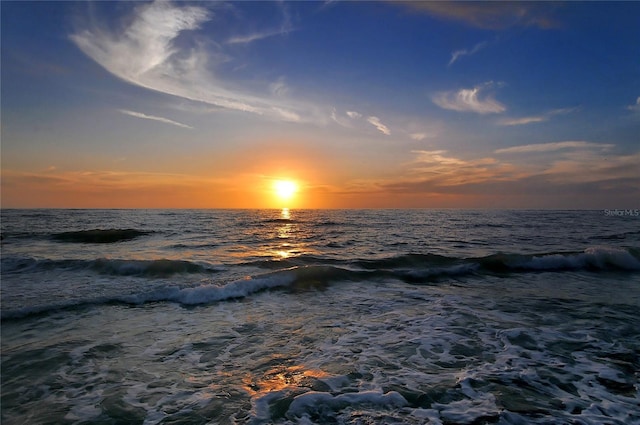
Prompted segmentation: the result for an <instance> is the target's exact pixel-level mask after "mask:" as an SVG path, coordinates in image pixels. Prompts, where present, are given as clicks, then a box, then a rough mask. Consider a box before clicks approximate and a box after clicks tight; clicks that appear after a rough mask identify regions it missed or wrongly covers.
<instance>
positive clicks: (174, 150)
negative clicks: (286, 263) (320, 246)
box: [0, 0, 640, 209]
mask: <svg viewBox="0 0 640 425" xmlns="http://www.w3.org/2000/svg"><path fill="white" fill-rule="evenodd" d="M0 8H1V9H0V16H1V24H2V25H1V67H0V69H1V86H0V88H1V91H0V93H1V161H2V163H1V165H2V181H1V185H2V186H1V187H2V192H1V195H2V197H1V205H2V208H41V207H43V208H49V207H54V208H282V207H290V208H544V209H547V208H571V209H573V208H577V209H582V208H589V209H631V208H635V209H637V208H639V207H640V201H639V200H640V25H638V22H640V21H639V20H640V2H566V3H562V2H516V3H510V2H479V1H478V2H449V1H443V2H415V1H414V2H382V1H377V2H366V1H327V2H319V1H309V2H287V1H279V2H269V1H260V2H247V1H243V2H213V1H207V2H187V1H174V2H170V1H154V2H113V1H99V2H61V1H45V2H33V1H19V2H14V1H4V0H3V1H2V2H1V3H0ZM279 180H290V181H293V182H295V183H296V184H297V188H298V191H297V192H296V193H295V194H294V196H291V197H289V198H287V199H285V198H284V197H278V196H277V193H275V192H274V182H276V181H279Z"/></svg>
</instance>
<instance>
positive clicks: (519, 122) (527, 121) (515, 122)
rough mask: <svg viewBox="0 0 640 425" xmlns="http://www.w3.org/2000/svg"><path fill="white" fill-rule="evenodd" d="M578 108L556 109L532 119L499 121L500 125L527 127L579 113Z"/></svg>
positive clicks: (531, 117) (521, 118) (522, 118)
mask: <svg viewBox="0 0 640 425" xmlns="http://www.w3.org/2000/svg"><path fill="white" fill-rule="evenodd" d="M577 110H578V108H562V109H554V110H552V111H549V112H546V113H544V114H540V115H534V116H530V117H520V118H505V119H502V120H500V121H498V124H499V125H503V126H515V125H526V124H532V123H537V122H545V121H548V120H549V119H551V117H553V116H554V115H564V114H569V113H571V112H575V111H577Z"/></svg>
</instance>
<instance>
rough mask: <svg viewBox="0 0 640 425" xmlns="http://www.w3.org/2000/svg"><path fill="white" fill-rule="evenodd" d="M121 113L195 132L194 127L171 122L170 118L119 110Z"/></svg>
mask: <svg viewBox="0 0 640 425" xmlns="http://www.w3.org/2000/svg"><path fill="white" fill-rule="evenodd" d="M119 111H120V112H121V113H123V114H125V115H129V116H132V117H136V118H142V119H145V120H151V121H159V122H163V123H165V124H171V125H175V126H177V127H182V128H188V129H192V130H193V127H191V126H190V125H186V124H182V123H179V122H177V121H173V120H170V119H169V118H163V117H157V116H155V115H147V114H143V113H142V112H135V111H129V110H127V109H119Z"/></svg>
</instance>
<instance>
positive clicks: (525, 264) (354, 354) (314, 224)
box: [0, 209, 640, 425]
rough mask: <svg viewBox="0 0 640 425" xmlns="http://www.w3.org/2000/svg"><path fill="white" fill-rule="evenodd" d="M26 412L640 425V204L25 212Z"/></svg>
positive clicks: (5, 326)
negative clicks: (637, 207)
mask: <svg viewBox="0 0 640 425" xmlns="http://www.w3.org/2000/svg"><path fill="white" fill-rule="evenodd" d="M1 218H2V265H1V267H2V269H1V307H2V312H1V314H2V328H1V330H2V335H1V337H2V340H1V341H2V342H1V348H2V363H1V374H2V383H1V386H2V394H1V400H0V401H1V404H0V409H1V417H0V419H1V422H2V423H3V425H4V424H88V423H92V424H120V423H122V424H125V423H126V424H135V423H139V424H245V423H248V424H271V423H273V424H327V423H332V424H393V423H397V424H484V423H492V424H493V423H497V424H640V381H639V379H640V217H637V216H635V215H634V214H633V211H630V212H628V213H627V212H623V213H622V214H612V213H610V212H607V211H470V210H345V211H341V210H326V211H325V210H291V211H289V210H286V209H285V210H260V211H239V210H192V211H190V210H3V211H2V217H1Z"/></svg>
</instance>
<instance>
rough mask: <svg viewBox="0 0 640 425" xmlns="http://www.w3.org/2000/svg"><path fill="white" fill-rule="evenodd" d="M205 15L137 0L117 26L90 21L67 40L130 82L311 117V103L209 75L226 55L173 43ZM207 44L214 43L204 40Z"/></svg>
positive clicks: (289, 116)
mask: <svg viewBox="0 0 640 425" xmlns="http://www.w3.org/2000/svg"><path fill="white" fill-rule="evenodd" d="M211 17H212V13H210V12H209V10H208V9H206V8H204V7H200V6H192V5H183V4H180V5H178V4H172V3H169V2H164V1H156V2H153V3H143V4H140V5H138V6H136V7H135V9H134V11H133V14H132V16H131V17H130V18H129V19H128V20H126V21H123V22H127V23H128V25H127V26H125V27H124V30H123V31H116V30H115V29H114V30H112V31H109V30H105V29H104V26H103V25H100V26H99V25H97V24H96V25H94V26H92V27H88V28H86V29H84V30H80V31H77V32H75V33H74V34H72V35H71V36H70V39H71V40H72V41H73V42H74V43H75V44H76V45H77V46H78V48H80V50H82V51H83V52H84V53H85V54H86V55H87V56H89V57H90V58H91V59H93V60H94V61H96V62H97V63H98V64H99V65H101V66H102V67H103V68H104V69H106V70H107V71H108V72H110V73H111V74H113V75H115V76H116V77H118V78H120V79H122V80H124V81H126V82H128V83H131V84H134V85H136V86H140V87H144V88H147V89H150V90H154V91H158V92H161V93H165V94H169V95H173V96H178V97H181V98H184V99H188V100H191V101H196V102H203V103H207V104H209V105H214V106H218V107H222V108H226V109H231V110H237V111H244V112H251V113H254V114H259V115H264V116H270V117H273V118H275V119H284V120H289V121H291V120H302V118H301V116H302V115H303V113H304V114H306V115H307V116H308V117H309V119H313V118H315V117H313V118H312V117H311V116H312V115H313V112H310V110H312V109H314V108H313V107H311V106H309V105H306V103H304V102H299V101H295V100H291V99H280V98H273V97H268V96H263V95H255V94H251V93H249V92H247V91H241V90H239V89H237V85H233V84H230V83H227V82H225V81H224V80H223V79H221V78H220V77H218V76H216V75H215V74H213V73H212V71H211V70H212V69H215V65H217V63H216V60H217V61H218V62H220V61H224V60H229V58H228V57H227V56H226V55H224V54H222V53H220V52H218V53H214V54H213V55H212V54H210V53H209V52H207V51H205V50H204V48H203V45H202V44H201V43H198V42H197V39H195V38H194V39H191V40H190V39H188V38H183V39H181V42H180V46H181V47H184V46H185V45H186V46H187V47H185V48H182V49H180V48H179V47H178V43H177V39H178V37H179V36H181V35H183V34H185V33H188V32H189V31H195V30H198V29H200V28H201V27H202V26H203V25H204V24H205V23H206V22H207V21H209V20H210V19H211ZM113 28H117V26H114V27H113ZM189 42H191V45H188V43H189ZM212 45H217V44H216V43H210V44H208V46H209V47H211V46H212ZM216 58H217V59H216ZM221 58H222V59H221ZM271 88H272V92H273V93H275V94H282V93H283V91H282V90H283V88H284V85H283V84H278V83H276V86H272V87H271ZM274 90H275V91H274ZM283 111H285V112H284V113H283ZM294 115H295V116H297V118H295V119H294Z"/></svg>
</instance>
